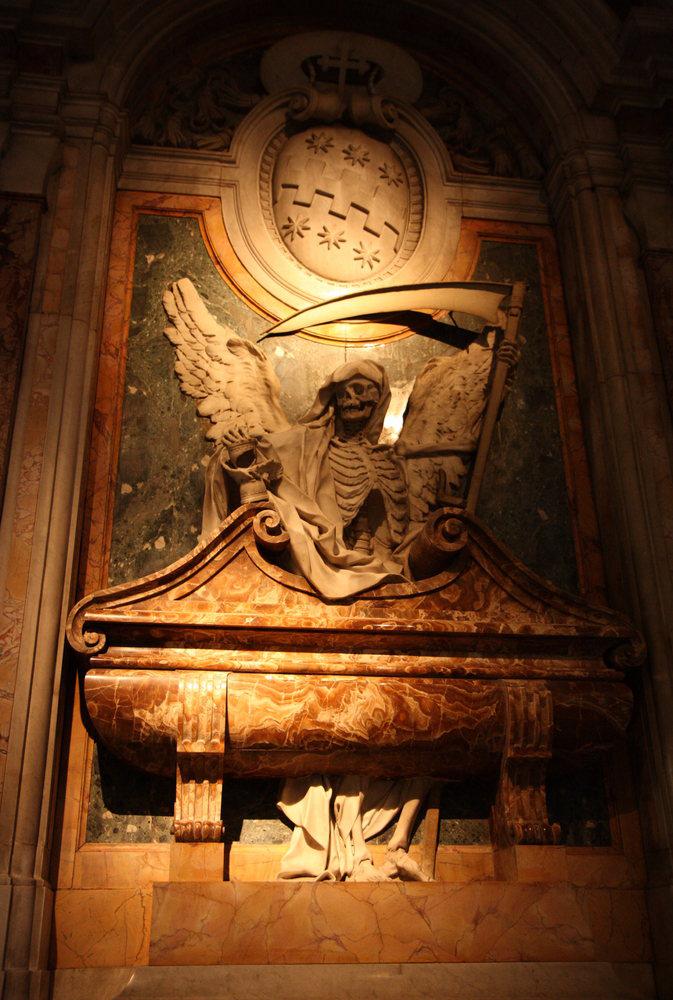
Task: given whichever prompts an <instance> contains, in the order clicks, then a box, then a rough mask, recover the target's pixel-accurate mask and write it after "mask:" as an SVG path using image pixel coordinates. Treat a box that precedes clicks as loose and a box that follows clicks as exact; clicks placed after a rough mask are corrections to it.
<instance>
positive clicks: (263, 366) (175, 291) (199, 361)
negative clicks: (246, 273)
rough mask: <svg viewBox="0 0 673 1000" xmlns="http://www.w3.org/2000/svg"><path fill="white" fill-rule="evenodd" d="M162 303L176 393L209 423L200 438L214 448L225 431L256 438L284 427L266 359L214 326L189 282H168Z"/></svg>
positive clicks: (276, 384)
mask: <svg viewBox="0 0 673 1000" xmlns="http://www.w3.org/2000/svg"><path fill="white" fill-rule="evenodd" d="M163 303H164V309H165V310H166V315H167V317H168V325H167V327H166V329H165V330H164V333H165V334H166V336H167V337H168V339H169V340H170V342H171V343H172V344H173V345H174V347H175V350H176V355H177V357H176V361H175V372H176V374H177V376H178V378H179V380H180V388H181V389H182V391H183V392H184V393H185V394H186V395H187V396H192V397H193V398H194V399H196V400H198V404H197V410H198V413H199V414H200V416H202V417H209V418H210V421H211V424H212V426H211V427H210V429H209V430H208V433H207V435H206V437H208V438H209V439H210V440H211V441H215V442H216V443H219V442H221V440H222V436H223V435H224V434H225V433H226V432H227V431H230V430H235V429H241V430H243V431H244V432H246V433H249V434H250V435H258V434H264V433H270V432H272V431H278V430H284V429H286V428H287V427H289V426H290V423H289V421H288V419H287V416H286V415H285V411H284V410H283V408H282V406H281V404H280V383H279V381H278V377H277V375H276V373H275V371H274V370H273V368H272V366H271V363H270V362H269V360H268V358H267V356H266V355H265V354H264V352H263V351H261V350H260V348H259V347H257V346H256V344H253V343H251V342H250V341H249V340H244V339H243V338H241V337H237V336H236V335H235V334H234V332H233V331H232V330H231V329H230V328H229V327H225V326H222V325H221V324H220V323H218V322H217V320H216V319H215V318H214V317H213V316H212V315H211V314H210V313H209V312H208V310H207V309H206V307H205V305H204V303H203V300H202V299H201V296H200V295H199V293H198V292H197V291H196V289H195V288H194V285H193V284H192V282H191V281H190V280H189V278H181V279H180V280H179V281H176V282H174V283H173V284H172V285H171V286H170V288H168V289H167V290H166V292H165V293H164V298H163Z"/></svg>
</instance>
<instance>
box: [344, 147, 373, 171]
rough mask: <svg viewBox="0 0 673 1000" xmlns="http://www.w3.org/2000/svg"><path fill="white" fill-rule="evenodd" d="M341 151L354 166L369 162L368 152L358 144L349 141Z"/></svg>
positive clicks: (362, 165)
mask: <svg viewBox="0 0 673 1000" xmlns="http://www.w3.org/2000/svg"><path fill="white" fill-rule="evenodd" d="M341 152H342V153H343V154H344V159H345V160H348V162H349V163H352V164H353V166H354V167H364V165H365V163H369V153H368V151H367V150H366V149H363V148H362V146H360V145H356V144H354V143H352V142H351V143H349V144H348V146H346V148H345V149H342V150H341Z"/></svg>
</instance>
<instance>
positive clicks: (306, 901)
mask: <svg viewBox="0 0 673 1000" xmlns="http://www.w3.org/2000/svg"><path fill="white" fill-rule="evenodd" d="M649 958H650V949H649V939H648V929H647V916H646V909H645V900H644V893H643V892H642V890H627V889H620V890H607V889H602V890H601V889H577V888H574V887H571V886H569V885H567V884H565V885H563V884H561V885H545V884H544V883H538V884H533V883H531V884H526V883H522V884H516V883H506V882H498V881H493V882H490V883H489V882H476V883H467V884H463V885H448V884H446V883H444V884H439V885H432V886H427V885H423V884H422V883H406V884H405V883H403V884H401V885H400V884H393V883H378V884H370V885H366V884H362V883H360V884H356V883H342V884H338V885H334V884H329V883H317V884H313V885H305V884H304V885H302V884H296V883H295V884H283V883H276V884H271V885H270V884H257V885H254V886H253V885H250V884H245V883H231V882H223V883H219V884H216V885H213V884H204V883H169V884H167V885H156V886H155V888H154V898H153V906H152V929H151V939H150V950H149V961H150V965H181V964H185V965H190V964H194V965H222V964H229V963H241V962H243V963H245V962H250V963H252V964H260V965H263V964H267V963H275V962H290V963H325V962H437V961H439V962H470V961H487V962H488V961H504V962H516V961H533V962H534V961H544V962H563V961H615V962H638V961H648V960H649Z"/></svg>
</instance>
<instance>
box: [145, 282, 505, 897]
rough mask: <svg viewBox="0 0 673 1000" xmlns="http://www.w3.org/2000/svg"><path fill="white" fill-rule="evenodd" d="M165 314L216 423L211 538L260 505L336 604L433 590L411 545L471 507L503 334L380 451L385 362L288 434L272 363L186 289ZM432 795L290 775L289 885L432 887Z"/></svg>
mask: <svg viewBox="0 0 673 1000" xmlns="http://www.w3.org/2000/svg"><path fill="white" fill-rule="evenodd" d="M490 294H491V295H493V296H494V297H495V298H496V300H501V299H502V298H503V295H502V293H500V294H498V293H495V292H491V293H490ZM164 306H165V310H166V314H167V316H168V320H169V322H168V325H167V327H166V331H165V332H166V335H167V336H168V338H169V339H170V341H171V343H173V344H174V346H175V348H176V354H177V360H176V364H175V371H176V374H177V375H178V378H179V380H180V386H181V388H182V390H183V392H185V393H186V394H187V395H189V396H191V397H193V398H195V399H196V400H198V404H197V405H198V412H199V413H200V414H201V416H206V417H208V418H209V419H210V421H211V425H212V426H211V428H210V430H209V431H208V437H209V438H210V439H211V440H212V441H214V443H215V451H214V453H213V455H212V457H211V459H210V461H209V463H208V468H207V477H206V478H207V486H206V495H205V501H204V515H203V528H204V534H205V533H212V532H217V530H218V529H219V527H220V525H221V524H222V522H223V520H224V519H225V518H226V516H227V515H228V514H229V513H230V512H231V510H232V509H235V508H236V507H237V506H238V504H239V502H246V501H264V502H265V503H266V504H268V506H269V508H270V509H271V510H272V511H273V512H275V514H276V518H277V519H276V521H275V528H276V532H275V535H274V533H273V527H274V525H273V524H272V523H271V521H270V520H269V518H268V516H266V517H265V518H264V520H261V519H260V515H258V519H257V520H256V524H255V534H256V537H257V539H258V541H259V542H260V548H262V549H263V550H264V551H266V553H267V555H268V556H269V558H273V557H274V556H276V557H277V556H278V555H282V554H283V550H284V549H285V546H286V545H287V552H286V555H287V560H286V562H285V565H286V567H288V568H290V569H291V570H292V571H293V572H295V573H297V574H299V575H300V576H303V577H304V578H305V579H306V580H307V581H308V582H309V583H310V584H311V585H312V587H313V588H314V589H315V591H317V593H318V594H319V595H320V596H321V597H323V598H325V599H327V600H344V599H348V598H352V597H354V596H356V595H357V594H359V593H361V592H362V591H363V590H368V589H370V588H372V587H376V586H379V585H381V584H386V583H401V582H404V581H405V580H409V579H414V578H415V576H416V575H417V573H418V570H419V567H420V575H421V576H422V575H423V572H424V569H425V570H427V568H428V567H427V566H426V565H424V563H425V562H426V560H424V558H423V555H424V553H423V546H421V547H420V548H419V546H418V545H416V546H415V545H414V543H415V542H416V540H417V539H418V538H419V537H420V536H421V534H422V532H423V530H424V528H426V526H427V522H428V519H429V515H430V514H431V512H432V511H433V510H435V509H436V508H437V507H439V506H446V505H447V504H462V502H463V501H462V485H463V480H464V478H465V475H466V473H467V465H466V460H468V459H469V458H470V457H471V456H472V454H473V453H474V451H475V449H476V447H477V444H478V440H479V435H480V429H481V424H482V420H483V416H484V411H485V408H486V402H487V386H488V382H489V375H490V374H491V369H492V367H493V355H494V341H495V333H494V331H491V332H490V333H489V334H488V336H486V337H485V338H484V340H483V342H481V343H473V344H471V345H470V346H469V347H468V348H467V349H465V350H463V351H458V352H456V354H454V355H450V356H445V357H439V358H434V359H433V360H432V361H430V362H429V363H428V364H427V365H426V366H425V368H424V369H423V370H422V371H421V372H420V373H419V375H418V377H417V379H416V381H415V384H414V387H413V389H412V391H411V394H410V396H409V400H408V403H407V408H406V413H405V417H404V423H403V426H402V431H401V433H400V436H399V438H398V440H397V441H396V442H394V443H382V442H381V440H380V438H381V432H382V430H383V425H384V420H385V417H386V413H387V411H388V408H389V406H390V402H391V392H390V386H389V383H388V378H387V375H386V372H385V370H384V368H383V367H382V366H381V365H379V364H378V363H377V362H375V361H371V360H368V359H362V360H356V361H353V362H350V363H346V364H344V365H342V366H341V367H340V368H338V369H337V370H336V371H334V372H332V373H331V374H330V375H328V376H327V378H326V379H325V380H324V382H323V384H322V385H321V386H320V387H319V389H318V391H317V394H316V397H315V400H314V402H313V404H312V405H311V406H310V407H309V409H308V411H307V412H306V413H305V414H304V415H303V416H302V417H301V418H300V419H299V420H298V421H297V422H296V423H292V422H291V421H290V420H288V418H287V416H286V415H285V413H284V412H283V409H282V406H281V404H280V384H279V382H278V380H277V378H276V376H275V374H274V372H273V369H272V367H271V364H270V362H269V360H268V358H267V357H266V355H265V354H264V352H263V351H262V350H261V349H260V348H259V347H257V346H256V345H254V344H251V343H250V342H249V341H247V340H243V339H241V338H240V337H237V336H236V335H235V334H234V333H233V331H232V330H230V329H227V328H225V327H223V326H221V325H219V324H218V323H217V321H216V320H215V319H214V318H213V317H212V316H211V314H210V313H209V312H208V310H207V309H206V307H205V305H204V303H203V301H202V300H201V298H200V296H199V295H198V293H197V291H196V289H195V288H194V286H193V285H192V283H191V282H190V281H189V280H188V279H185V278H183V279H181V280H180V281H178V282H176V283H175V284H173V285H172V286H171V288H170V289H169V290H167V292H166V293H165V296H164ZM507 346H509V347H510V348H512V346H513V345H511V344H509V345H507ZM504 356H505V357H506V353H505V355H504ZM502 357H503V352H502V350H501V359H502ZM514 357H515V355H514V354H513V353H511V354H510V357H509V360H510V361H513V360H514ZM462 544H463V545H464V544H465V539H464V538H463V541H462ZM458 548H460V543H459V545H458ZM434 568H435V567H434V565H432V564H431V565H430V572H433V571H434ZM428 575H429V574H428ZM433 784H434V779H432V778H427V777H423V778H414V777H407V778H403V779H392V778H390V779H387V778H372V777H370V776H368V775H364V774H346V775H342V776H335V775H329V776H328V775H309V776H293V777H289V778H288V779H287V780H286V781H285V783H284V785H283V789H282V792H281V795H280V800H279V803H278V804H279V808H280V809H281V810H282V811H283V812H284V813H285V815H286V816H287V817H288V819H290V820H291V821H292V822H293V823H294V825H295V828H294V832H293V835H292V839H291V843H290V847H289V849H288V851H287V853H286V855H285V857H284V859H283V862H282V865H281V871H280V877H281V878H313V879H340V878H348V879H353V880H357V881H380V880H387V879H390V878H402V879H408V880H416V881H427V880H429V879H430V878H431V875H430V873H428V872H426V871H424V870H423V869H422V867H421V866H420V865H419V864H418V863H417V862H416V861H415V860H413V859H412V858H410V856H409V854H408V848H409V845H410V841H411V835H412V831H413V825H414V822H415V819H416V816H417V813H418V809H419V808H420V806H421V804H422V802H423V801H424V799H425V797H426V795H427V793H428V791H429V790H430V788H431V787H432V786H433ZM395 819H396V820H397V824H396V826H395V829H394V832H393V835H392V837H391V839H390V841H389V844H388V851H387V856H386V861H385V863H384V864H383V865H382V866H379V867H377V866H375V865H374V863H373V860H372V855H371V852H370V850H369V848H368V847H367V844H366V841H367V839H368V838H371V837H373V836H375V835H376V834H378V833H380V832H381V831H383V830H384V829H385V828H386V827H388V826H389V825H390V823H391V822H392V821H393V820H395ZM192 833H193V831H192V830H191V827H190V828H189V830H188V834H189V836H192Z"/></svg>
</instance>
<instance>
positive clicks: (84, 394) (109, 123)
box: [0, 99, 119, 1000]
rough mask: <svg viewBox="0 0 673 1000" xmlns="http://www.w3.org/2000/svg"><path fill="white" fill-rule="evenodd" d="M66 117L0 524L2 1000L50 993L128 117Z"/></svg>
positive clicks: (99, 108)
mask: <svg viewBox="0 0 673 1000" xmlns="http://www.w3.org/2000/svg"><path fill="white" fill-rule="evenodd" d="M62 115H63V118H64V120H65V121H66V122H67V123H68V124H67V127H66V136H65V138H64V140H63V142H62V145H61V148H60V168H59V172H58V175H57V177H55V178H54V180H53V181H52V184H51V189H50V191H49V212H48V215H47V218H46V220H45V226H44V227H43V232H42V239H41V244H40V249H39V260H38V271H37V279H36V286H35V289H34V295H33V307H32V312H31V316H30V321H29V326H28V336H27V343H26V354H25V361H24V369H23V374H22V380H21V387H20V392H19V401H18V407H17V415H16V421H15V426H14V434H13V440H12V451H11V458H10V466H9V472H8V480H7V491H6V501H5V507H4V511H3V521H2V525H0V551H1V552H2V553H3V557H2V562H1V563H0V596H1V597H2V599H3V601H4V608H3V616H4V617H3V620H4V622H5V623H6V624H7V628H6V629H5V638H6V640H7V641H6V644H5V658H4V663H3V679H4V685H3V687H4V689H5V693H6V694H7V693H8V692H9V693H11V695H12V701H13V704H12V714H11V726H10V730H9V737H8V742H7V760H6V770H5V781H4V786H3V789H2V800H1V806H0V899H1V900H2V903H1V907H0V914H1V917H2V923H1V924H0V931H1V932H2V936H1V938H0V941H1V943H2V952H3V957H4V960H3V967H4V980H3V992H2V997H3V1000H4V998H10V997H11V998H12V1000H13V998H15V997H16V998H18V997H24V996H25V997H27V996H29V995H30V996H47V994H48V976H47V974H46V973H43V972H42V971H41V970H44V969H46V967H47V952H48V943H49V933H50V916H51V896H52V890H51V886H50V879H49V874H50V873H49V866H50V841H51V833H52V830H51V819H52V795H53V792H54V778H55V769H56V764H57V757H56V748H57V746H58V723H59V698H60V694H61V668H62V662H63V661H62V657H63V646H62V622H63V618H64V615H65V613H66V612H67V609H68V606H69V604H70V602H71V597H72V593H71V588H72V583H73V580H74V575H75V574H74V572H73V560H74V557H75V553H76V539H77V530H78V519H79V516H80V502H79V501H80V493H81V489H82V481H83V472H84V460H85V455H86V439H87V435H88V425H89V417H90V405H91V396H92V387H93V381H94V376H95V370H96V356H97V348H98V333H99V330H100V323H101V309H102V301H103V295H102V291H103V283H104V280H105V273H106V265H107V248H108V245H109V236H110V223H111V214H112V207H113V198H114V189H115V159H114V155H115V149H116V146H117V133H118V130H119V129H118V124H119V123H118V117H117V114H116V112H115V109H114V108H112V107H110V106H109V105H107V104H106V103H105V102H103V101H101V100H100V99H97V100H89V99H87V100H82V101H79V102H71V104H70V105H69V106H64V107H63V108H62Z"/></svg>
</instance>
